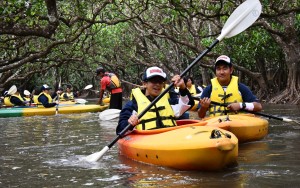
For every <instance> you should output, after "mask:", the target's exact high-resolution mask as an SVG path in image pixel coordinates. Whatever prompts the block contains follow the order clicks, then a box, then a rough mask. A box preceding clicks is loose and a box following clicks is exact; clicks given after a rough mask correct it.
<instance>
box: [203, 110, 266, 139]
mask: <svg viewBox="0 0 300 188" xmlns="http://www.w3.org/2000/svg"><path fill="white" fill-rule="evenodd" d="M204 121H205V122H207V126H211V127H218V128H222V129H225V130H228V131H230V132H232V133H233V134H234V135H235V136H236V137H237V138H238V139H239V142H240V143H242V142H249V141H256V140H260V139H263V138H264V137H265V136H266V135H267V134H268V127H269V122H268V121H267V120H265V119H262V118H260V117H257V116H255V115H253V114H236V115H229V116H219V117H213V118H206V119H204Z"/></svg>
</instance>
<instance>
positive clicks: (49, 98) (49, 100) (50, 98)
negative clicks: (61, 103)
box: [37, 92, 52, 107]
mask: <svg viewBox="0 0 300 188" xmlns="http://www.w3.org/2000/svg"><path fill="white" fill-rule="evenodd" d="M41 95H45V96H46V97H47V98H48V103H51V102H52V97H51V96H50V95H49V94H47V93H44V92H41V93H40V94H39V95H38V97H37V98H39V97H40V96H41ZM37 106H38V107H44V106H43V104H42V103H41V102H40V101H38V103H37Z"/></svg>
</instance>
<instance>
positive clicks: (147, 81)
mask: <svg viewBox="0 0 300 188" xmlns="http://www.w3.org/2000/svg"><path fill="white" fill-rule="evenodd" d="M166 79H167V76H166V73H165V72H163V70H162V69H161V68H159V67H150V68H148V69H147V70H146V72H145V73H144V76H143V85H144V87H143V89H141V88H135V89H133V90H132V99H131V100H130V101H128V102H127V103H126V104H125V105H124V107H123V109H122V110H121V112H120V117H119V123H118V126H117V129H116V133H117V134H119V133H120V132H121V131H122V130H123V129H124V128H125V127H126V126H127V125H128V123H129V124H131V125H132V128H131V130H132V129H133V128H134V127H135V128H136V129H138V130H150V129H157V128H164V127H171V126H176V121H175V119H176V117H177V118H178V117H180V116H181V115H182V114H183V113H184V112H185V111H187V110H188V109H189V108H191V106H193V105H194V100H193V98H192V96H191V94H190V92H189V90H188V89H187V88H186V86H185V84H184V81H183V79H181V78H180V76H179V75H175V76H174V77H173V78H172V82H174V86H175V87H178V88H179V93H180V97H179V99H178V97H177V96H175V97H176V99H175V100H172V99H170V97H169V96H168V95H164V96H163V97H162V98H161V99H160V100H159V101H157V103H155V104H154V105H153V106H152V108H151V109H150V110H148V111H147V112H146V114H144V115H143V116H142V118H141V119H138V115H139V114H140V113H141V112H143V111H144V109H145V108H147V107H148V106H149V105H150V103H151V101H153V100H154V99H155V98H156V97H157V96H159V95H160V94H161V92H162V91H163V89H164V86H165V81H166ZM174 101H176V103H174Z"/></svg>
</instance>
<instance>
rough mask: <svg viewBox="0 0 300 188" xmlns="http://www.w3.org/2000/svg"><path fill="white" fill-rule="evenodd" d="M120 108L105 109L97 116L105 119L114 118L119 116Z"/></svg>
mask: <svg viewBox="0 0 300 188" xmlns="http://www.w3.org/2000/svg"><path fill="white" fill-rule="evenodd" d="M120 112H121V110H119V109H107V110H104V111H103V112H100V114H99V118H100V120H103V121H107V120H111V119H115V118H117V117H119V116H120Z"/></svg>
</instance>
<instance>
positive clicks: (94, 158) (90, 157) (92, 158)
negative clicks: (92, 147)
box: [84, 146, 109, 162]
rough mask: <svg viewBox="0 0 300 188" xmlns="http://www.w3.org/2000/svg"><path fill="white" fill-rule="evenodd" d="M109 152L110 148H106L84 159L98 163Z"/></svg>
mask: <svg viewBox="0 0 300 188" xmlns="http://www.w3.org/2000/svg"><path fill="white" fill-rule="evenodd" d="M108 150H109V147H108V146H105V147H104V148H103V149H102V150H101V151H99V152H96V153H93V154H91V155H89V156H87V157H85V158H84V159H85V160H86V161H88V162H97V161H98V160H99V159H100V158H101V157H102V156H103V155H104V154H105V153H106V152H107V151H108Z"/></svg>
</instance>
